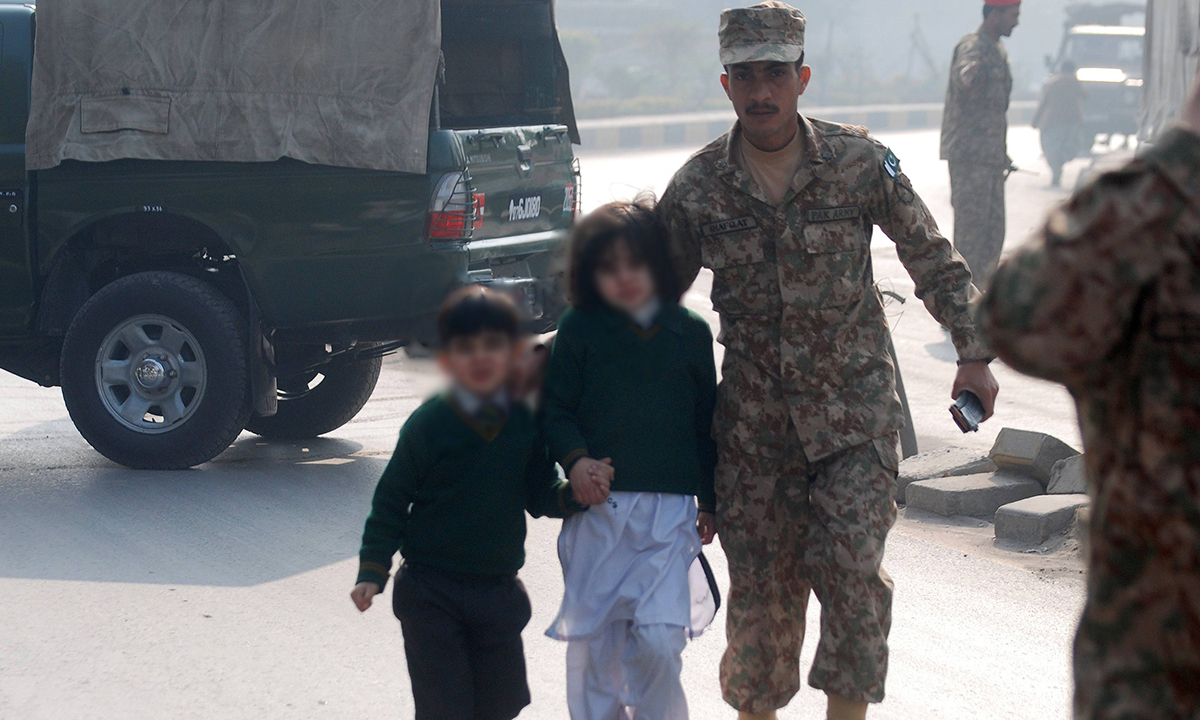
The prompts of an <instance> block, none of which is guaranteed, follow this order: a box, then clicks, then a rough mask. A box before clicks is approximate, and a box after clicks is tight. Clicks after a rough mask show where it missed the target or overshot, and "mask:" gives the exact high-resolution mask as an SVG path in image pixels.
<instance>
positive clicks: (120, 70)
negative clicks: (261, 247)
mask: <svg viewBox="0 0 1200 720" xmlns="http://www.w3.org/2000/svg"><path fill="white" fill-rule="evenodd" d="M440 11H441V8H440V4H439V2H438V0H400V1H397V0H121V2H113V1H112V0H48V1H46V2H42V3H40V4H39V5H38V10H37V50H36V53H35V58H34V72H33V91H32V95H33V98H32V101H33V102H32V112H31V115H30V120H29V126H28V130H27V147H26V164H27V166H28V168H29V169H30V170H42V169H47V168H51V167H54V166H55V165H57V164H59V163H60V162H61V161H63V160H67V159H73V160H85V161H106V160H115V159H120V158H144V159H164V160H224V161H247V162H252V161H271V160H277V159H279V158H283V157H289V158H294V159H297V160H303V161H305V162H310V163H316V164H322V165H337V166H344V167H358V168H367V169H377V170H392V171H399V172H413V173H423V172H425V160H426V158H425V155H426V149H427V146H428V130H429V116H430V104H431V101H432V97H433V91H434V83H435V82H436V79H437V74H438V58H439V52H440V46H441V37H440V35H441V20H440Z"/></svg>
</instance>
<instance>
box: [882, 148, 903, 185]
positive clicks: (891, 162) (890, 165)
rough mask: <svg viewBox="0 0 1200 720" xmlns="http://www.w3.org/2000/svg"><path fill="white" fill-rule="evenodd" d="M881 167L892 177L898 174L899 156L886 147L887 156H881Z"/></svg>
mask: <svg viewBox="0 0 1200 720" xmlns="http://www.w3.org/2000/svg"><path fill="white" fill-rule="evenodd" d="M883 169H884V170H887V174H888V175H891V176H892V177H893V178H895V177H896V176H898V175H899V174H900V158H898V157H896V153H894V152H892V149H891V148H888V151H887V156H886V157H884V158H883Z"/></svg>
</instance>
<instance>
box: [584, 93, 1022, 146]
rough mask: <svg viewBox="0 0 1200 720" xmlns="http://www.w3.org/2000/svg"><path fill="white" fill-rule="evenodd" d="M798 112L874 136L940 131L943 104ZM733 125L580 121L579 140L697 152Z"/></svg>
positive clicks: (725, 117)
mask: <svg viewBox="0 0 1200 720" xmlns="http://www.w3.org/2000/svg"><path fill="white" fill-rule="evenodd" d="M1036 107H1037V103H1035V102H1033V101H1030V100H1024V101H1020V102H1014V103H1012V105H1011V106H1010V107H1009V110H1008V122H1009V124H1010V125H1028V124H1029V122H1030V120H1031V119H1032V117H1033V112H1034V110H1035V109H1036ZM800 112H802V113H804V114H805V115H808V116H810V117H815V118H820V119H822V120H830V121H833V122H840V123H849V124H851V125H864V126H866V127H867V128H869V129H870V130H871V132H873V133H881V132H890V131H896V130H928V129H931V128H939V127H941V125H942V103H924V104H917V105H862V106H840V107H837V106H835V107H801V108H800ZM733 121H734V114H733V111H732V110H717V111H713V112H699V113H688V114H683V115H640V116H633V117H619V118H604V119H599V120H580V121H579V135H580V138H581V139H582V140H583V145H582V148H583V150H584V151H588V150H592V151H601V152H610V151H614V150H637V149H643V148H658V147H685V146H686V147H695V148H699V147H701V146H703V145H704V144H705V143H707V142H708V141H710V140H712V139H713V138H715V137H717V136H719V135H721V134H722V133H724V132H726V131H727V130H729V126H730V125H732V124H733Z"/></svg>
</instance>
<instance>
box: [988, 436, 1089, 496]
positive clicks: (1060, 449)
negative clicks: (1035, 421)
mask: <svg viewBox="0 0 1200 720" xmlns="http://www.w3.org/2000/svg"><path fill="white" fill-rule="evenodd" d="M1078 454H1079V451H1078V450H1076V449H1074V448H1072V447H1071V446H1070V445H1068V444H1066V443H1065V442H1063V441H1062V440H1059V439H1058V438H1056V437H1052V436H1050V435H1047V434H1046V433H1040V432H1031V431H1029V430H1014V429H1013V428H1004V429H1003V430H1001V431H1000V435H999V436H998V437H997V438H996V444H995V445H992V451H991V452H990V453H988V455H989V456H990V457H991V458H992V460H995V461H996V464H997V465H999V466H1000V468H1001V469H1005V470H1014V471H1016V472H1019V473H1023V474H1025V475H1028V476H1029V477H1032V478H1036V479H1037V480H1038V481H1039V482H1041V483H1042V487H1045V486H1046V485H1047V484H1048V483H1049V482H1050V474H1051V472H1052V471H1053V469H1054V463H1056V462H1058V461H1059V460H1065V459H1067V458H1069V457H1072V456H1074V455H1078Z"/></svg>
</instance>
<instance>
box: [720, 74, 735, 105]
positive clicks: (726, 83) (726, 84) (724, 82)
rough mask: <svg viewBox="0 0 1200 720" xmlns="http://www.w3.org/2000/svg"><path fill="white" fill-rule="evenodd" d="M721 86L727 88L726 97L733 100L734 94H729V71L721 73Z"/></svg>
mask: <svg viewBox="0 0 1200 720" xmlns="http://www.w3.org/2000/svg"><path fill="white" fill-rule="evenodd" d="M721 87H722V88H724V89H725V97H727V98H729V99H730V100H732V99H733V96H732V95H730V94H729V73H728V72H723V73H721Z"/></svg>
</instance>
